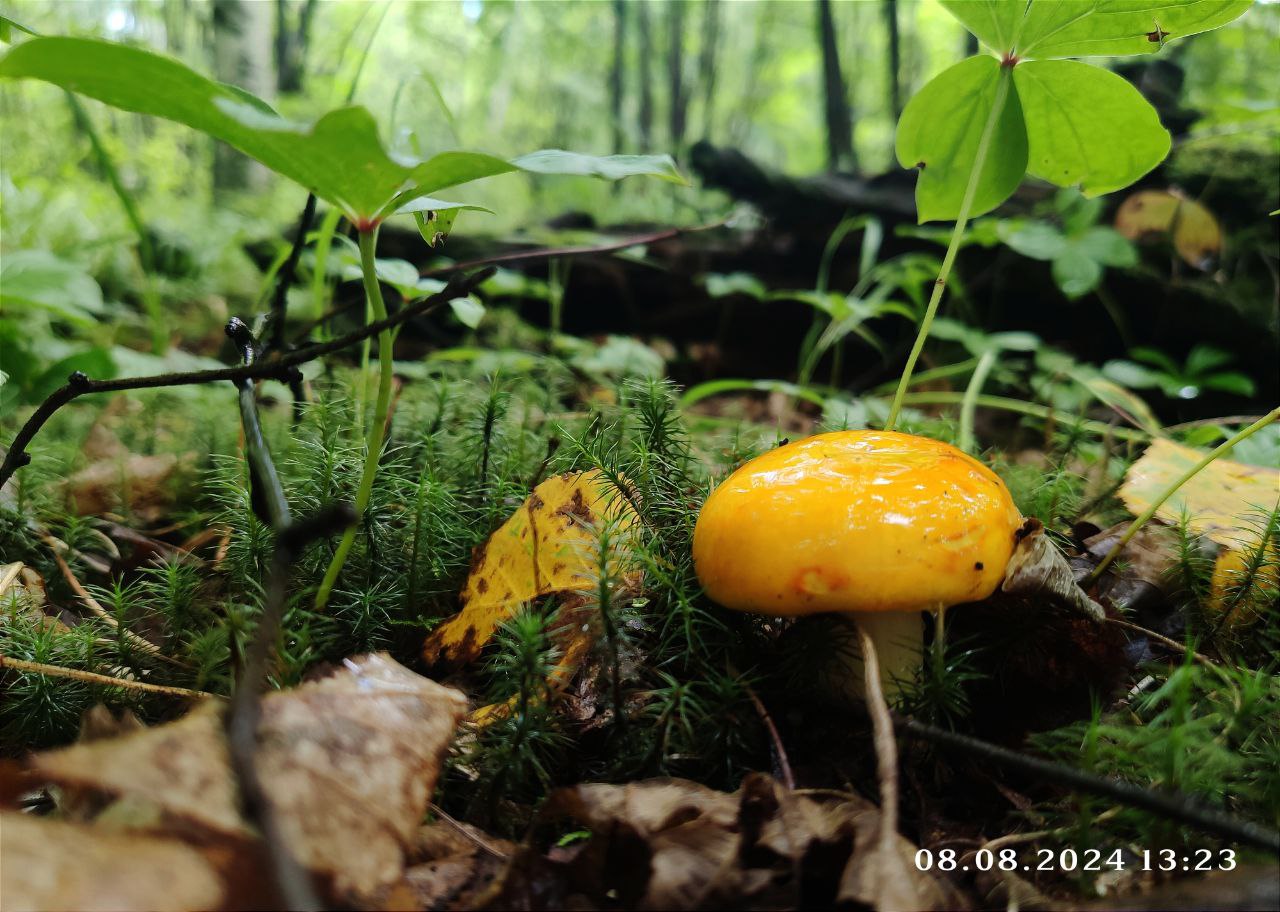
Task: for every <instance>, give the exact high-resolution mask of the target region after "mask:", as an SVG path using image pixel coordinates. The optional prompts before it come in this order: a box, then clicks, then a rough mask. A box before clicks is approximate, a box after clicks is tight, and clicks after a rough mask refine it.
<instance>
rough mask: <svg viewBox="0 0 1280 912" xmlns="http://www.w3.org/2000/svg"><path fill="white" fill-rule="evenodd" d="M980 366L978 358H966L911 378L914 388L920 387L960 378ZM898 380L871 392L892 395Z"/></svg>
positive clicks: (884, 384)
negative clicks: (938, 381) (922, 384)
mask: <svg viewBox="0 0 1280 912" xmlns="http://www.w3.org/2000/svg"><path fill="white" fill-rule="evenodd" d="M977 365H978V359H977V358H966V359H965V360H964V361H957V362H956V363H955V364H944V365H942V367H933V368H930V369H929V370H926V371H920V373H918V374H915V375H914V376H913V377H912V378H911V385H912V386H919V385H920V384H921V383H929V382H931V381H933V380H946V379H947V378H948V377H958V376H962V375H964V374H967V373H969V372H970V371H972V370H973V369H974V368H975V367H977ZM897 385H898V382H897V381H896V380H890V381H889V382H888V383H881V384H880V385H879V386H876V387H872V389H871V392H872V394H873V395H876V396H883V395H885V394H887V393H892V392H893V391H894V389H895V388H896V387H897Z"/></svg>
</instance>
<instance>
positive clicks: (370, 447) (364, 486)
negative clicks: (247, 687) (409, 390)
mask: <svg viewBox="0 0 1280 912" xmlns="http://www.w3.org/2000/svg"><path fill="white" fill-rule="evenodd" d="M377 244H378V229H377V227H376V226H375V227H372V228H365V229H362V230H361V231H360V267H361V271H362V273H363V275H364V293H365V298H366V299H367V301H368V304H369V308H370V310H371V311H372V313H373V319H374V320H385V319H386V318H387V305H386V303H385V302H383V300H382V290H381V289H380V288H379V287H378V276H377V273H376V272H375V269H374V258H373V252H374V249H375V248H376V247H377ZM391 349H392V334H391V330H390V329H384V330H383V331H382V332H380V333H378V398H377V401H376V403H375V405H374V410H373V423H372V424H370V425H369V431H368V434H367V436H366V437H365V455H364V472H363V473H362V474H361V476H360V487H358V488H357V489H356V502H355V510H356V515H357V516H364V511H365V509H366V508H367V507H368V506H369V495H370V494H372V493H373V479H374V477H375V476H376V475H377V474H378V462H379V459H380V457H381V455H382V442H383V438H384V437H385V436H386V429H387V412H388V410H389V409H390V407H391V381H392V375H393V373H394V366H393V364H392V351H391ZM355 540H356V527H355V526H354V525H352V526H348V527H347V529H346V531H344V532H343V533H342V540H341V541H339V542H338V549H337V550H336V551H335V552H334V553H333V560H331V561H330V562H329V569H328V570H326V571H325V574H324V579H323V580H321V582H320V590H319V591H318V592H317V593H316V602H315V604H316V609H317V610H323V609H324V607H325V605H326V604H328V602H329V594H330V593H331V592H332V591H333V585H334V583H336V582H337V580H338V574H339V573H341V572H342V565H343V564H345V563H346V562H347V554H348V553H349V552H350V551H351V545H352V544H353V543H354V542H355Z"/></svg>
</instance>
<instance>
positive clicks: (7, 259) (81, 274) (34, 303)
mask: <svg viewBox="0 0 1280 912" xmlns="http://www.w3.org/2000/svg"><path fill="white" fill-rule="evenodd" d="M0 309H2V310H4V311H6V312H8V311H10V310H16V309H25V310H30V309H37V310H44V311H48V312H50V313H53V314H56V315H57V316H59V317H62V318H63V319H66V320H71V321H73V322H76V323H86V324H90V323H93V322H95V320H96V317H97V315H98V314H100V313H101V312H102V289H101V288H100V287H99V286H98V283H97V282H96V281H94V279H93V276H91V275H89V274H88V273H87V272H85V271H84V269H83V267H81V266H79V265H77V264H76V263H71V262H68V261H67V260H63V259H59V258H58V257H56V256H54V255H53V254H52V253H48V252H46V251H43V250H16V251H14V252H13V253H6V254H5V255H4V258H3V261H2V262H0Z"/></svg>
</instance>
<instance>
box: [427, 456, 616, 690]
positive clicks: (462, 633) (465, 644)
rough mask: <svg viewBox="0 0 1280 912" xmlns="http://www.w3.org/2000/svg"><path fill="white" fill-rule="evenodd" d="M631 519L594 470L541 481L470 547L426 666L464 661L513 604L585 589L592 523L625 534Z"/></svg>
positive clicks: (591, 582) (590, 571)
mask: <svg viewBox="0 0 1280 912" xmlns="http://www.w3.org/2000/svg"><path fill="white" fill-rule="evenodd" d="M635 521H636V514H635V510H633V509H632V507H631V505H630V504H629V503H627V501H626V499H625V498H623V497H622V496H621V495H620V494H619V493H618V492H617V491H616V490H615V489H614V488H613V487H612V485H610V484H609V482H608V481H607V480H606V479H605V478H604V476H603V475H601V474H600V473H599V472H597V471H595V470H592V471H588V472H581V473H572V474H566V475H554V476H552V477H551V478H548V479H547V480H546V481H544V482H542V483H541V484H539V485H538V486H537V487H536V488H534V489H533V493H532V494H530V495H529V497H528V499H527V500H526V501H525V502H524V503H523V504H522V505H521V506H520V508H519V509H518V510H516V512H515V513H513V514H512V515H511V517H510V518H509V519H508V520H507V521H506V522H505V523H503V524H502V526H501V527H500V528H499V529H498V530H497V531H496V532H494V533H493V534H492V535H490V536H489V540H488V541H487V542H485V543H484V544H483V545H481V546H480V547H479V548H477V549H476V553H475V555H474V557H473V558H472V562H471V573H470V575H469V576H468V577H467V584H466V586H465V588H464V589H463V591H462V595H461V598H460V601H461V603H462V610H461V611H460V612H459V613H458V614H456V615H454V616H453V617H451V618H449V619H448V620H447V621H445V622H444V623H443V624H441V625H440V626H439V627H437V628H436V629H435V630H434V631H433V632H432V633H431V636H430V637H428V638H427V642H426V644H425V645H424V646H423V657H424V658H425V659H426V661H427V662H428V663H430V664H433V665H434V664H443V665H449V666H457V665H462V664H465V663H467V662H472V661H474V660H475V659H477V658H478V657H479V655H480V650H481V649H482V648H483V646H484V644H485V643H486V642H488V640H489V638H490V637H492V636H493V634H494V632H495V631H497V629H498V628H499V627H500V626H502V624H503V623H505V622H506V621H507V620H509V619H510V618H511V617H512V616H513V615H514V614H515V613H516V611H517V610H519V608H520V606H521V605H524V604H526V603H528V602H530V601H533V600H534V599H536V598H541V597H543V596H546V595H550V594H552V593H582V592H585V591H587V590H590V589H591V588H593V587H594V586H595V585H596V580H597V571H596V565H597V564H596V553H595V552H596V546H597V538H596V536H597V531H598V528H599V525H600V523H601V522H613V523H616V525H617V527H618V529H619V530H620V531H624V532H625V530H627V529H629V528H631V527H632V526H633V524H634V523H635Z"/></svg>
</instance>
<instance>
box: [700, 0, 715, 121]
mask: <svg viewBox="0 0 1280 912" xmlns="http://www.w3.org/2000/svg"><path fill="white" fill-rule="evenodd" d="M719 43H720V0H705V2H704V4H703V7H702V49H701V51H700V56H699V60H698V73H699V78H700V79H701V80H702V138H703V139H710V138H711V126H712V124H713V122H714V116H713V115H714V113H715V97H716V51H717V46H718V45H719Z"/></svg>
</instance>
